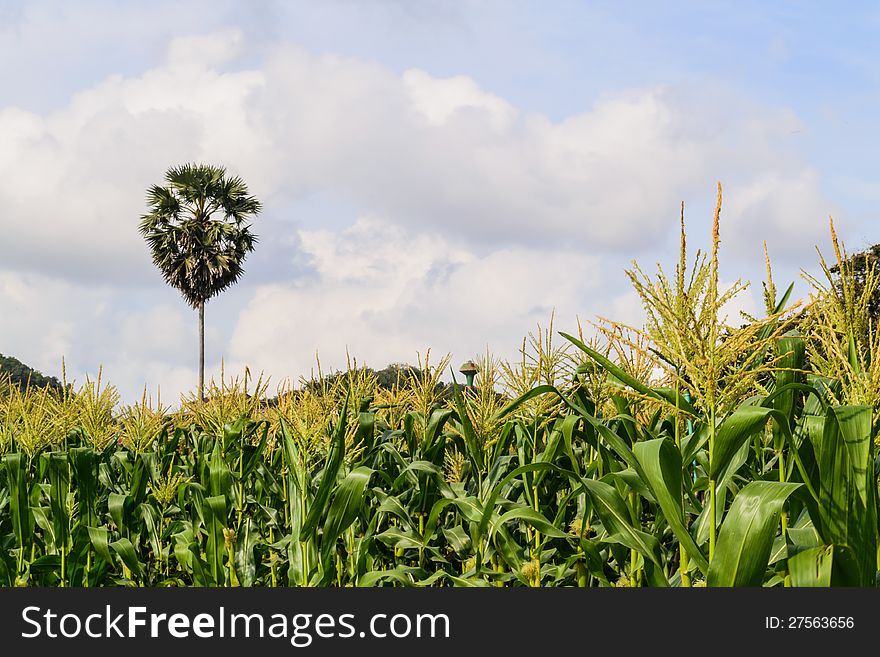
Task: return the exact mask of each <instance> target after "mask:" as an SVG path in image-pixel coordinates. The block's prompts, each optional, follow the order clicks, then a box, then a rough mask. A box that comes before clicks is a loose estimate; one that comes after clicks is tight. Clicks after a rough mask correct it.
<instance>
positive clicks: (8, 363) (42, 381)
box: [0, 354, 62, 392]
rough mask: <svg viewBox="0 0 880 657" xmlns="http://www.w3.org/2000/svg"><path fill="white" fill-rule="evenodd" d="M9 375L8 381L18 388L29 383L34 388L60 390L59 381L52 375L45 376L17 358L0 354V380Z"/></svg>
mask: <svg viewBox="0 0 880 657" xmlns="http://www.w3.org/2000/svg"><path fill="white" fill-rule="evenodd" d="M7 376H8V377H9V379H10V381H11V382H12V383H13V384H15V385H17V386H18V387H20V388H24V387H26V386H27V385H28V384H29V383H28V382H30V385H31V386H32V387H34V388H50V389H52V390H55V391H57V392H61V390H62V385H61V381H59V380H58V379H56V378H55V377H54V376H46V375H44V374H43V373H42V372H38V371H37V370H35V369H34V368H32V367H28V366H27V365H25V364H24V363H22V362H21V361H20V360H18V359H17V358H13V357H12V356H4V355H3V354H0V381H3V380H5V379H6V377H7Z"/></svg>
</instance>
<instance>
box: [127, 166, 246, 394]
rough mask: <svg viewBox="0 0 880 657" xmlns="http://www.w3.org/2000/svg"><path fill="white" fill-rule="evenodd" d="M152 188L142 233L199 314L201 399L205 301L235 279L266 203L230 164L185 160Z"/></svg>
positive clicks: (168, 276) (156, 260) (167, 277)
mask: <svg viewBox="0 0 880 657" xmlns="http://www.w3.org/2000/svg"><path fill="white" fill-rule="evenodd" d="M165 183H166V184H165V186H164V187H160V186H159V185H153V186H152V187H150V188H149V190H148V191H147V204H148V205H149V212H147V214H145V215H143V216H142V217H141V224H140V232H141V234H142V235H143V236H144V238H145V239H146V241H147V244H148V245H149V247H150V251H151V253H152V256H153V263H154V264H155V265H156V266H157V267H158V268H159V271H160V272H162V276H163V277H164V278H165V282H166V283H168V284H169V285H171V286H172V287H175V288H177V289H178V290H179V291H180V293H181V294H182V295H183V298H184V299H185V300H186V302H187V303H188V304H189V305H190V306H192V307H193V308H194V309H195V310H197V311H198V313H199V398H200V399H204V390H205V302H206V301H207V300H208V299H210V298H211V297H213V296H215V295H217V294H219V293H220V292H222V291H223V290H225V289H226V288H228V287H229V286H231V285H232V284H234V283H235V282H236V281H237V280H238V279H239V277H240V276H241V275H242V273H243V272H244V269H243V267H242V263H243V262H244V259H245V256H246V255H247V254H248V253H249V252H250V251H253V249H254V244H255V243H256V242H257V237H256V235H254V234H253V233H251V230H250V228H251V226H250V223H248V222H249V220H250V219H252V218H253V217H255V216H256V215H257V214H258V213H259V212H260V210H261V209H262V206H261V204H260V202H259V201H258V200H257V199H256V198H254V197H253V196H251V195H250V194H249V193H248V188H247V185H245V183H244V182H243V181H242V179H241V178H239V177H237V176H227V175H226V169H225V168H223V167H220V166H212V165H206V164H184V165H182V166H179V167H172V168H170V169H168V171H166V173H165Z"/></svg>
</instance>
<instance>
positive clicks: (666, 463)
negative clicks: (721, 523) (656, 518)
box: [633, 438, 709, 575]
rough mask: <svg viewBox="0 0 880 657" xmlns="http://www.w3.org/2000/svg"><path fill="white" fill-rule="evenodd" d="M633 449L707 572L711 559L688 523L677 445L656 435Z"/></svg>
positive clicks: (663, 505) (666, 513) (675, 528)
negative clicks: (700, 546)
mask: <svg viewBox="0 0 880 657" xmlns="http://www.w3.org/2000/svg"><path fill="white" fill-rule="evenodd" d="M633 452H634V453H635V455H636V458H638V459H639V462H640V463H641V464H642V469H643V470H644V472H645V476H646V477H647V484H648V486H649V487H650V488H651V491H652V492H653V494H654V497H655V499H656V500H657V503H658V504H659V505H660V508H661V509H662V511H663V515H664V517H665V518H666V522H668V523H669V526H670V528H671V529H672V531H673V532H674V533H675V536H676V538H678V540H679V542H680V543H681V545H682V546H683V547H684V549H685V551H686V552H687V553H688V556H689V557H690V558H691V559H692V560H693V561H694V563H696V564H697V567H698V568H699V569H700V571H701V572H702V573H703V574H704V575H705V574H706V573H708V572H709V562H708V561H707V560H706V557H705V555H704V554H703V552H702V551H701V550H700V548H699V547H697V544H696V542H695V541H694V539H693V537H692V536H691V535H690V532H689V531H688V528H687V526H686V525H685V514H684V507H683V505H682V502H683V490H682V480H681V470H682V463H681V454H680V453H679V451H678V448H677V447H676V446H675V443H674V442H673V441H672V440H670V439H669V438H657V439H654V440H649V441H645V442H640V443H637V444H636V445H634V446H633Z"/></svg>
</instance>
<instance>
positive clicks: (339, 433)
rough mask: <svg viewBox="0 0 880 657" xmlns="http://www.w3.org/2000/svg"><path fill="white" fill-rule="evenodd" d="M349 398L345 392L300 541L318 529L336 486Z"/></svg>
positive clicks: (342, 450) (348, 394)
mask: <svg viewBox="0 0 880 657" xmlns="http://www.w3.org/2000/svg"><path fill="white" fill-rule="evenodd" d="M350 396H351V392H347V393H346V395H345V401H344V402H343V404H342V410H341V411H340V412H339V420H338V421H337V423H336V429H335V430H334V432H333V438H332V444H331V447H330V453H329V454H328V455H327V462H326V465H325V466H324V473H323V474H322V475H321V484H320V486H318V492H317V493H316V494H315V498H314V499H313V500H312V502H311V504H310V505H309V512H308V514H307V515H306V518H305V520H303V525H302V530H301V531H300V540H301V541H304V540H308V539H311V538H312V537H313V535H314V533H315V530H316V529H317V527H318V519H319V518H320V517H321V515H322V514H323V513H324V512H325V511H326V506H327V500H329V499H330V493H331V492H332V491H333V488H334V487H335V486H336V475H337V474H338V473H339V467H340V466H341V465H342V458H343V456H344V455H345V426H346V420H347V418H348V404H349V399H350Z"/></svg>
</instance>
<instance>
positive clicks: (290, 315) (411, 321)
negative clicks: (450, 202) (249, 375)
mask: <svg viewBox="0 0 880 657" xmlns="http://www.w3.org/2000/svg"><path fill="white" fill-rule="evenodd" d="M302 243H303V248H304V249H305V250H306V252H307V253H308V254H309V255H310V256H311V259H312V264H313V266H314V269H315V271H316V272H318V276H317V277H316V278H312V279H304V280H300V281H298V282H293V283H290V284H275V285H268V286H264V287H261V288H260V289H258V290H257V292H256V294H255V296H254V298H253V300H252V301H251V303H250V304H249V305H248V306H247V307H246V308H245V309H243V311H242V313H241V315H240V317H239V321H238V324H237V326H236V329H235V332H234V334H233V337H232V340H231V345H230V355H231V358H230V360H229V362H231V363H234V364H235V365H236V366H238V367H241V366H242V365H243V364H245V363H247V364H250V365H251V367H252V368H256V369H258V370H264V371H266V372H267V373H269V374H271V375H273V376H274V377H275V379H276V380H278V378H279V377H287V376H289V377H292V378H293V379H294V380H295V379H296V377H297V376H299V375H302V374H307V373H308V372H309V371H310V369H311V368H312V367H313V366H314V355H315V350H317V352H318V354H319V356H320V358H321V362H322V365H323V366H325V367H337V368H338V367H344V365H345V362H346V350H348V352H349V353H350V354H351V355H352V356H355V357H357V358H358V359H359V361H360V362H363V359H364V358H366V359H368V364H370V365H373V366H378V367H383V366H384V365H386V364H387V363H389V362H398V361H408V362H415V360H416V354H417V352H421V353H424V352H425V350H426V348H428V347H431V348H432V349H433V351H434V353H446V352H452V353H453V354H454V357H455V358H456V359H459V360H464V359H466V358H470V357H472V356H474V355H475V354H479V353H481V352H482V351H483V350H484V349H485V347H486V346H487V345H489V346H491V348H492V350H493V351H494V352H495V353H498V354H499V355H508V356H510V355H512V354H513V352H514V351H515V349H516V348H517V347H518V346H519V344H520V341H521V339H522V337H523V335H524V334H525V333H526V331H528V330H529V329H530V328H532V327H534V325H535V324H536V323H537V322H544V323H546V321H547V320H548V319H549V317H550V313H551V312H552V310H553V309H554V308H555V309H556V313H557V317H560V318H561V319H562V320H566V322H567V323H569V324H573V323H574V318H575V314H576V313H577V311H578V310H579V309H580V308H582V305H583V303H584V302H585V300H586V299H587V298H588V297H589V296H590V295H592V294H594V293H595V287H596V286H597V285H598V283H599V280H598V271H597V259H596V258H594V257H590V256H583V255H582V254H580V253H577V252H575V251H570V250H565V249H552V250H551V249H548V250H543V249H525V248H522V247H511V248H507V249H502V250H498V251H495V252H492V253H490V254H489V255H486V256H479V255H477V254H475V253H474V252H473V251H472V250H469V249H468V248H466V247H464V246H463V245H461V244H456V243H453V242H450V241H449V240H446V239H444V238H442V237H439V236H437V235H425V234H421V235H413V234H411V233H408V232H407V231H404V230H401V229H400V228H397V227H394V226H393V225H390V224H389V223H387V222H384V221H380V220H376V219H361V220H358V221H357V222H356V223H355V224H354V225H352V226H350V227H349V228H348V229H346V230H344V231H342V232H341V233H330V232H326V231H317V232H310V231H304V232H303V234H302Z"/></svg>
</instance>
